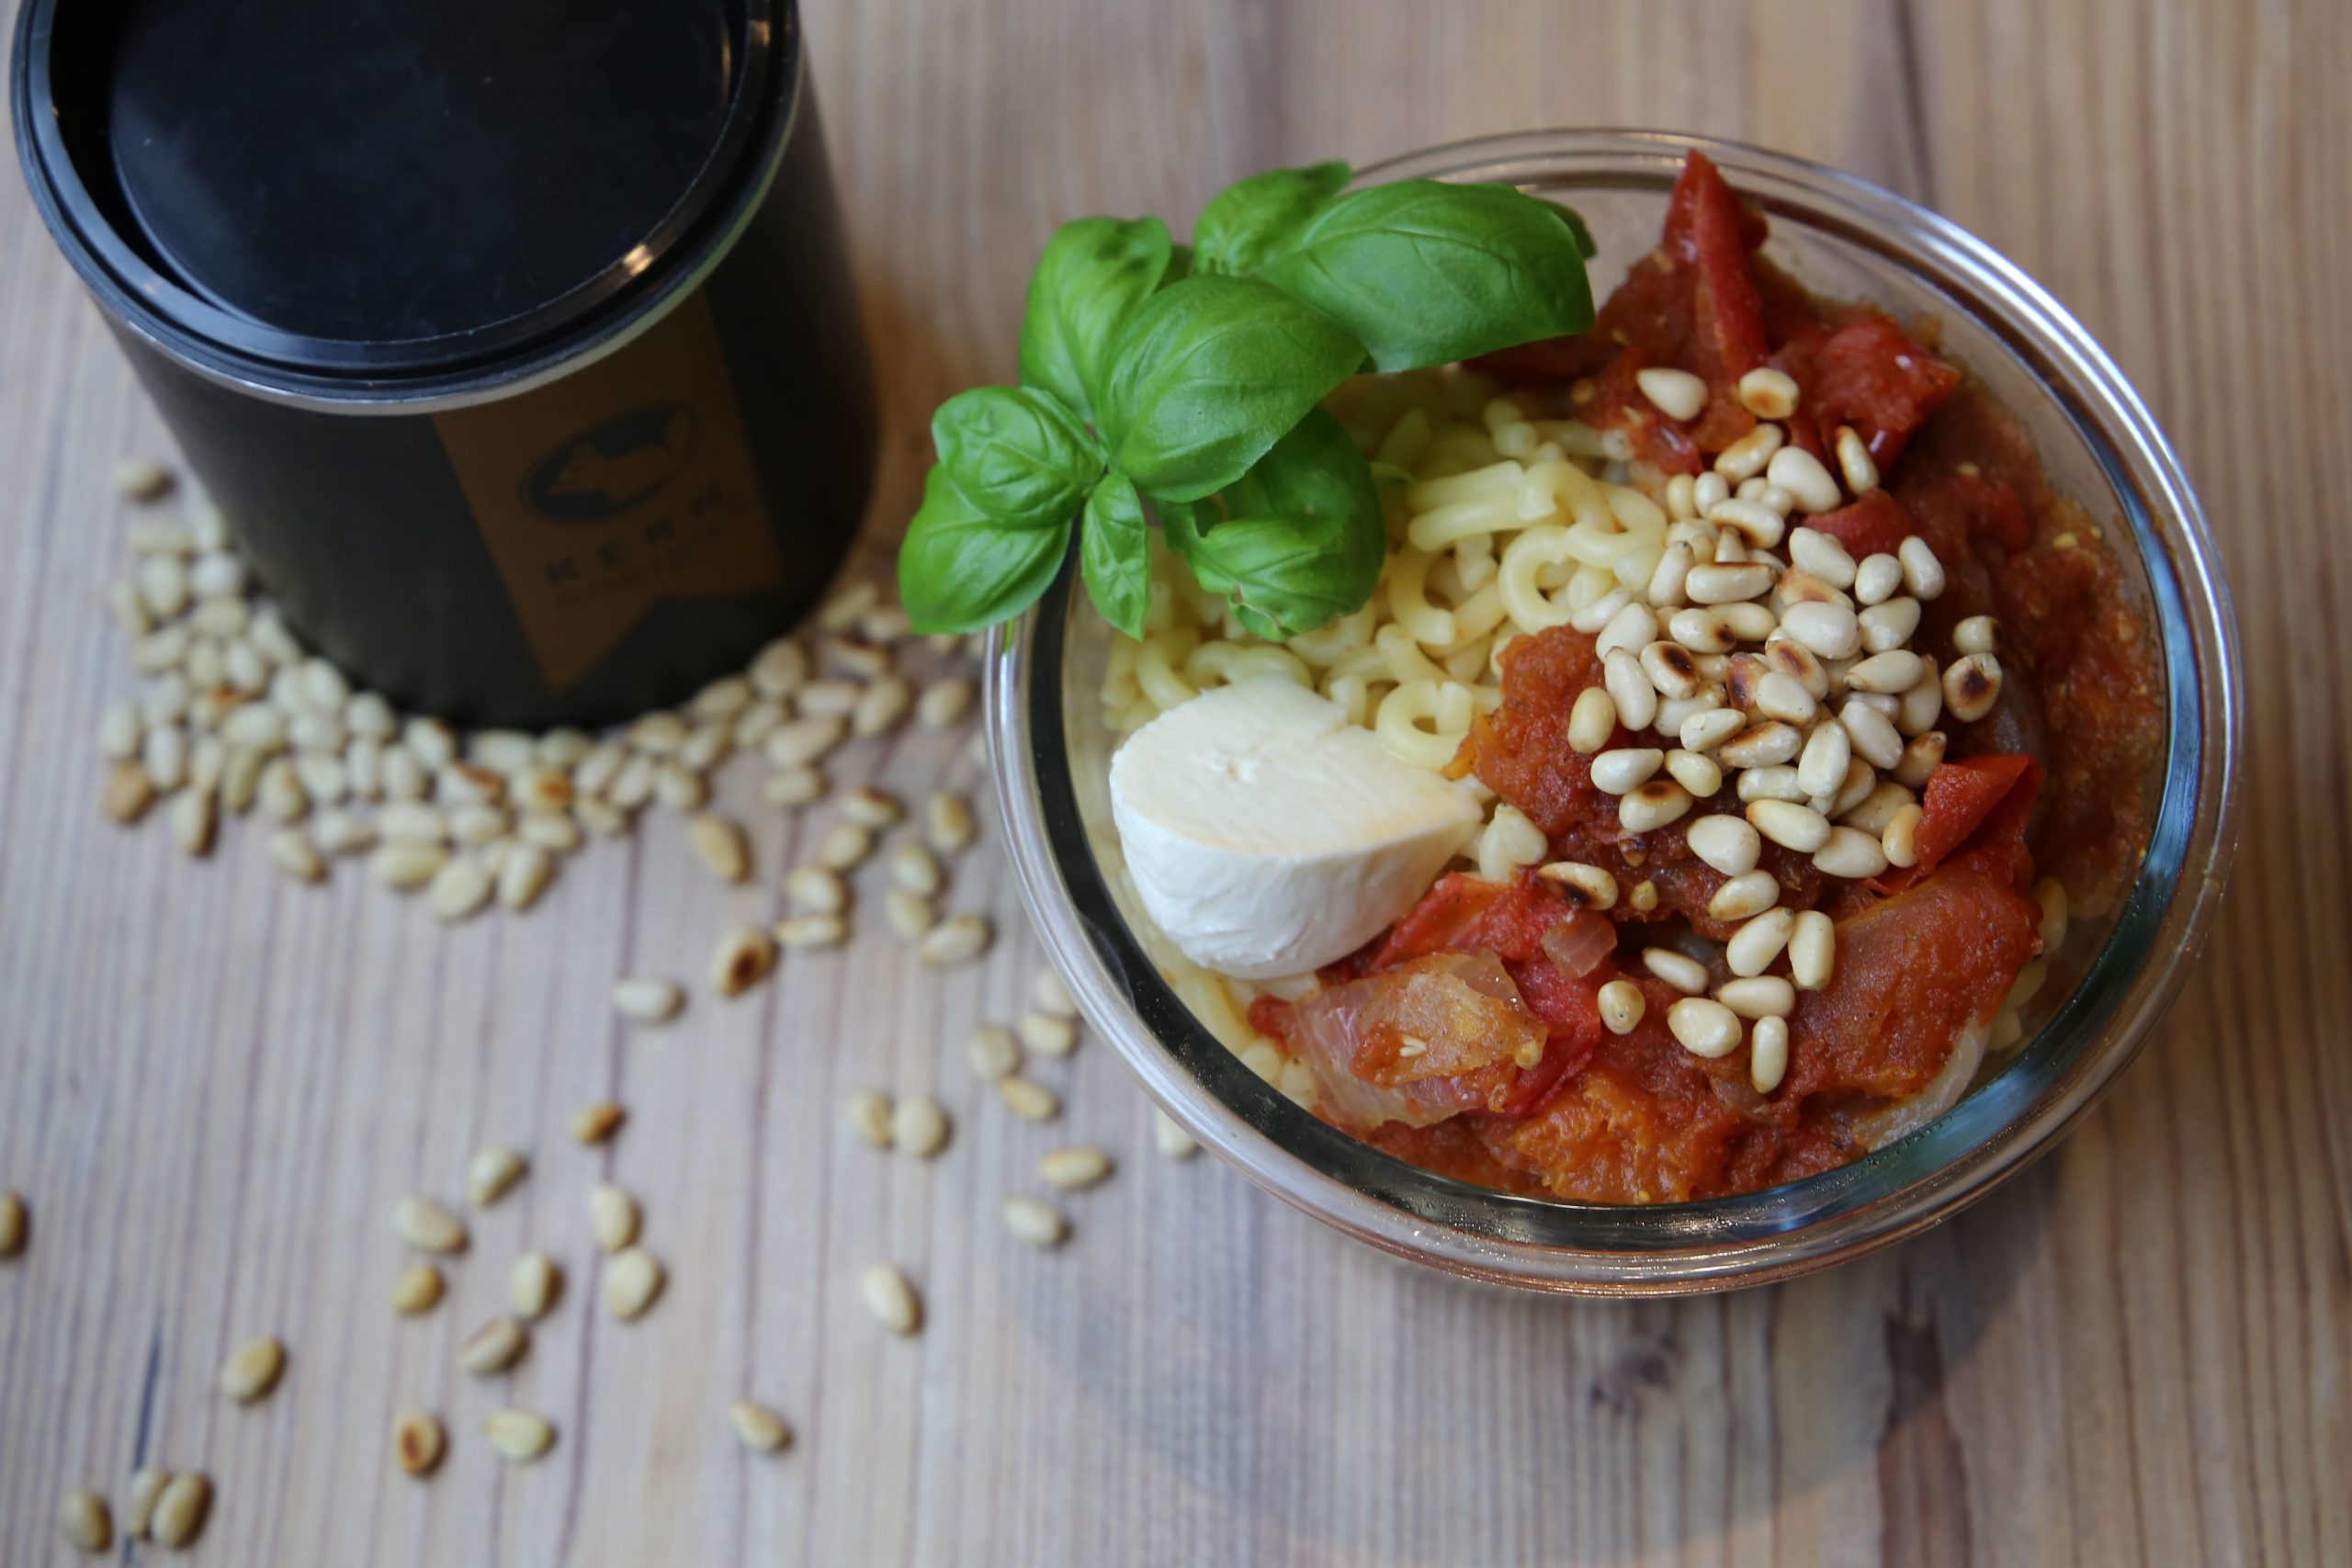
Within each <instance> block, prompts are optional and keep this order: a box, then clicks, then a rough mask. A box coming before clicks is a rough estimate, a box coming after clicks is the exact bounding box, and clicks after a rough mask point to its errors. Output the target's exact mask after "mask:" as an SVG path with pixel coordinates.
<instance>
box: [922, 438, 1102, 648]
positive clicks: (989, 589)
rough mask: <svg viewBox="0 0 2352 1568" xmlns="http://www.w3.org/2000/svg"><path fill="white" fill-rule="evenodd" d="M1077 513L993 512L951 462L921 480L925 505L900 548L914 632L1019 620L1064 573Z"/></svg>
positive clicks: (975, 628)
mask: <svg viewBox="0 0 2352 1568" xmlns="http://www.w3.org/2000/svg"><path fill="white" fill-rule="evenodd" d="M1069 525H1070V513H1069V512H1067V511H1063V512H1057V513H1030V514H1028V515H1025V516H1001V515H993V514H991V513H988V512H985V511H983V510H982V509H981V508H980V507H979V506H978V504H977V503H975V502H973V500H972V498H971V497H970V496H968V495H966V494H965V493H964V491H962V489H961V488H959V487H958V486H957V485H956V480H955V479H954V477H953V476H951V475H950V474H949V472H948V471H947V468H946V465H944V464H942V465H940V466H939V467H937V468H933V469H932V470H931V472H930V473H929V474H928V475H926V476H925V477H924V479H923V482H922V506H920V507H918V508H916V510H915V515H914V521H913V522H912V523H911V524H910V525H908V528H907V537H906V542H905V543H904V544H902V545H900V546H899V603H900V604H903V605H904V606H905V607H906V612H907V618H908V619H909V620H910V621H911V622H912V623H913V624H914V628H915V630H917V631H919V632H922V633H925V634H927V635H928V634H932V633H937V632H970V631H978V630H979V629H980V628H981V627H983V626H994V625H996V623H997V622H999V621H1001V620H1006V619H1009V618H1011V617H1012V616H1014V615H1019V614H1020V613H1021V612H1022V611H1023V610H1025V609H1027V608H1028V607H1029V606H1030V605H1031V604H1034V603H1035V601H1036V598H1037V595H1039V594H1040V593H1043V592H1045V591H1046V587H1047V585H1048V584H1050V583H1051V582H1052V581H1054V575H1055V573H1057V572H1058V571H1059V570H1061V564H1062V556H1063V554H1064V553H1065V552H1066V551H1067V550H1068V549H1069Z"/></svg>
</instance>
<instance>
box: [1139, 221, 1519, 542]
mask: <svg viewBox="0 0 2352 1568" xmlns="http://www.w3.org/2000/svg"><path fill="white" fill-rule="evenodd" d="M1545 221H1547V222H1549V221H1550V220H1549V218H1546V220H1545ZM1554 227H1555V229H1556V228H1557V227H1558V225H1556V224H1555V225H1554ZM1362 364H1363V344H1360V343H1358V342H1357V341H1356V340H1355V339H1354V338H1353V337H1352V336H1351V335H1350V334H1349V333H1348V332H1347V330H1346V329H1345V328H1343V327H1341V326H1340V324H1339V323H1338V322H1336V321H1332V320H1331V318H1329V316H1326V315H1324V314H1323V313H1322V312H1321V311H1320V310H1316V309H1314V308H1313V307H1312V306H1310V305H1306V304H1304V303H1302V302H1300V301H1299V300H1297V299H1293V298H1292V297H1291V296H1290V295H1288V294H1285V293H1283V291H1282V290H1281V289H1279V288H1274V287H1273V286H1272V285H1271V284H1267V283H1261V282H1259V281H1258V280H1257V279H1255V278H1246V277H1212V276H1193V277H1188V278H1186V279H1185V280H1184V281H1183V282H1182V283H1179V284H1176V285H1174V286H1172V287H1170V288H1165V289H1162V290H1161V291H1160V292H1159V293H1158V294H1155V295H1153V296H1152V297H1151V298H1150V299H1147V300H1145V301H1144V303H1143V304H1142V305H1141V306H1140V307H1139V308H1138V309H1137V310H1136V313H1135V315H1134V316H1133V317H1132V318H1131V319H1130V320H1129V321H1128V322H1127V326H1126V330H1125V332H1123V333H1121V334H1120V336H1119V344H1118V347H1117V349H1116V350H1115V352H1114V355H1113V357H1112V364H1111V375H1110V380H1109V382H1108V384H1107V385H1106V386H1105V387H1104V389H1103V404H1102V407H1101V409H1100V410H1099V411H1098V418H1097V420H1096V423H1097V424H1098V425H1099V426H1100V428H1101V429H1102V432H1103V444H1104V446H1106V447H1107V448H1108V450H1109V453H1110V459H1111V467H1112V468H1115V469H1117V470H1118V471H1119V472H1120V473H1123V474H1125V475H1126V476H1127V477H1128V478H1129V479H1133V480H1134V481H1135V482H1136V488H1138V489H1140V490H1143V491H1148V493H1150V494H1152V495H1154V496H1166V497H1168V498H1169V499H1170V500H1173V501H1193V500H1197V499H1198V498H1200V497H1202V496H1204V495H1207V494H1209V493H1210V492H1211V491H1216V490H1221V489H1223V488H1224V487H1225V486H1227V485H1229V484H1231V483H1232V482H1233V481H1234V480H1236V479H1239V478H1240V477H1241V476H1242V475H1243V474H1244V473H1247V472H1248V471H1249V468H1250V464H1252V463H1254V462H1256V461H1257V460H1258V459H1259V458H1260V457H1263V456H1265V454H1266V450H1267V448H1269V447H1271V446H1273V444H1274V443H1275V442H1276V441H1277V440H1278V439H1280V438H1281V436H1282V434H1283V432H1284V431H1286V430H1288V429H1290V428H1291V427H1292V426H1293V425H1295V424H1296V423H1298V421H1299V418H1300V416H1302V415H1304V414H1305V413H1306V412H1307V411H1308V410H1310V409H1312V408H1313V407H1315V405H1316V404H1317V403H1318V402H1321V401H1322V400H1323V398H1324V395H1325V394H1326V393H1328V392H1329V391H1330V390H1331V389H1332V388H1334V387H1337V386H1338V385H1339V384H1340V382H1342V381H1344V380H1346V379H1347V378H1349V377H1350V376H1351V375H1353V374H1354V373H1355V371H1356V369H1357V367H1359V366H1361V365H1362Z"/></svg>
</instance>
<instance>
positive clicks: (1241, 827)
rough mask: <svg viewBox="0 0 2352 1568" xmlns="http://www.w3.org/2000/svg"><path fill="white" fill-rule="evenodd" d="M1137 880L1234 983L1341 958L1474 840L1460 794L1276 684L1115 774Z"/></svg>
mask: <svg viewBox="0 0 2352 1568" xmlns="http://www.w3.org/2000/svg"><path fill="white" fill-rule="evenodd" d="M1111 807H1112V816H1113V819H1114V821H1115V822H1116V823H1117V824H1118V829H1119V840H1120V843H1121V845H1122V846H1123V847H1124V848H1125V852H1126V857H1127V870H1128V872H1129V873H1130V874H1132V875H1133V877H1134V879H1135V885H1136V892H1137V893H1138V894H1139V895H1140V896H1141V897H1142V898H1143V906H1144V908H1145V909H1146V910H1147V911H1148V912H1149V914H1150V916H1151V918H1152V919H1153V921H1154V922H1156V923H1157V924H1158V925H1159V929H1160V930H1161V931H1165V932H1166V933H1167V934H1168V936H1169V938H1170V940H1171V941H1172V942H1175V944H1176V945H1177V947H1179V948H1180V949H1182V951H1183V953H1184V955H1185V956H1186V957H1187V958H1190V959H1192V960H1193V962H1194V963H1196V964H1203V965H1205V966H1206V967H1208V968H1211V969H1215V970H1218V971H1220V972H1221V973H1224V974H1227V975H1230V976H1234V977H1236V978H1237V979H1244V980H1260V979H1269V978H1272V977H1274V976H1283V975H1296V974H1299V973H1302V972H1303V971H1306V970H1309V969H1313V968H1315V967H1316V966H1317V965H1318V964H1329V963H1331V962H1332V961H1333V960H1335V959H1340V958H1344V957H1346V956H1347V955H1348V954H1349V953H1352V952H1354V951H1355V950H1356V949H1357V948H1359V947H1361V946H1363V944H1364V943H1365V942H1368V941H1370V940H1371V939H1372V938H1373V937H1374V935H1376V934H1378V932H1379V931H1380V930H1381V928H1382V927H1384V926H1385V925H1387V924H1388V923H1389V922H1390V921H1392V920H1394V919H1397V916H1399V915H1401V914H1403V913H1404V912H1405V911H1406V910H1407V909H1408V908H1411V907H1412V905H1413V902H1414V900H1416V899H1418V898H1419V897H1420V896H1421V895H1422V894H1423V893H1425V892H1427V891H1428V890H1429V887H1430V884H1431V883H1432V882H1433V881H1435V880H1436V878H1437V874H1438V873H1439V872H1441V871H1442V870H1443V869H1444V868H1445V863H1446V862H1447V861H1448V860H1449V859H1451V858H1452V857H1453V853H1454V852H1455V851H1457V850H1459V849H1460V848H1461V847H1462V846H1463V844H1464V841H1466V840H1468V839H1469V837H1470V835H1471V834H1473V833H1474V832H1476V830H1477V828H1478V823H1479V819H1480V811H1479V807H1478V803H1477V801H1476V798H1475V797H1474V796H1473V795H1472V794H1471V792H1470V791H1469V790H1468V789H1467V788H1465V787H1464V786H1463V785H1461V784H1454V783H1453V782H1452V781H1450V780H1447V779H1444V778H1441V777H1439V776H1438V775H1437V774H1435V773H1428V772H1425V771H1424V770H1422V769H1419V768H1416V767H1414V766H1412V765H1411V764H1409V763H1407V762H1403V761H1398V760H1397V758H1395V757H1393V756H1391V755H1389V753H1388V751H1387V750H1386V749H1385V747H1383V746H1382V745H1381V744H1380V741H1379V740H1378V739H1377V738H1375V737H1374V735H1373V733H1372V731H1370V730H1368V729H1365V728H1362V727H1361V726H1358V725H1352V724H1350V723H1349V722H1348V716H1347V712H1346V710H1345V709H1343V708H1341V707H1340V705H1338V704H1336V703H1332V702H1327V701H1326V700H1324V699H1323V698H1321V697H1319V696H1317V695H1316V694H1314V693H1313V692H1310V691H1308V690H1306V688H1305V687H1303V686H1299V685H1296V684H1295V683H1293V682H1289V681H1285V680H1283V679H1281V678H1279V677H1273V676H1267V677H1261V678H1259V679H1256V680H1250V681H1243V682H1238V683H1236V684H1234V685H1230V686H1220V687H1217V688H1216V689H1215V690H1213V691H1209V692H1204V693H1203V694H1201V695H1199V696H1197V697H1194V698H1193V700H1192V701H1190V702H1187V703H1182V704H1180V705H1177V706H1175V707H1173V708H1170V709H1169V710H1168V711H1167V712H1166V713H1164V714H1161V715H1160V716H1159V717H1158V718H1155V719H1153V720H1152V721H1151V722H1150V723H1149V724H1147V725H1145V726H1144V727H1143V728H1141V729H1138V730H1137V731H1136V733H1135V734H1134V735H1133V736H1131V737H1129V738H1128V740H1127V743H1126V744H1125V745H1124V746H1122V747H1120V748H1119V751H1118V754H1117V755H1116V756H1114V757H1113V758H1112V759H1111Z"/></svg>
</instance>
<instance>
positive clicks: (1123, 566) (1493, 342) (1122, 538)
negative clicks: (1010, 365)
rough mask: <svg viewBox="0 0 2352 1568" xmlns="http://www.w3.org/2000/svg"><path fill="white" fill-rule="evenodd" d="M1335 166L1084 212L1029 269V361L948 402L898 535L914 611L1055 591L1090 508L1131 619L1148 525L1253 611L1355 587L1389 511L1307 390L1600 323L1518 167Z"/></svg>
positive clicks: (1327, 597)
mask: <svg viewBox="0 0 2352 1568" xmlns="http://www.w3.org/2000/svg"><path fill="white" fill-rule="evenodd" d="M1349 178H1350V171H1349V169H1348V167H1347V165H1346V164H1316V165H1314V166H1312V167H1310V168H1304V169H1273V170H1269V171H1267V172H1266V173H1264V174H1261V175H1251V176H1250V178H1248V179H1246V180H1242V181H1240V182H1239V183H1238V184H1237V185H1234V186H1230V187H1228V188H1227V190H1226V191H1224V192H1223V193H1222V194H1220V195H1219V196H1218V197H1216V199H1215V200H1213V201H1211V202H1210V203H1209V205H1208V207H1207V208H1206V209H1204V210H1203V212H1202V214H1201V219H1200V221H1199V223H1198V224H1197V225H1196V226H1195V229H1194V232H1193V246H1192V247H1191V249H1190V250H1187V249H1186V247H1184V246H1182V245H1178V244H1176V243H1173V242H1172V241H1171V240H1170V237H1169V233H1168V229H1167V226H1166V225H1165V224H1163V223H1162V222H1160V220H1159V219H1157V218H1148V217H1147V218H1137V219H1132V220H1129V219H1117V218H1081V219H1080V220H1077V221H1075V222H1072V223H1068V224H1065V225H1063V226H1062V228H1061V229H1060V230H1059V231H1057V233H1056V234H1055V235H1054V237H1053V239H1052V241H1051V242H1050V243H1047V245H1046V250H1045V254H1043V255H1042V256H1041V257H1040V258H1039V260H1038V263H1037V270H1036V273H1035V276H1033V277H1032V278H1031V280H1030V284H1029V302H1028V313H1027V316H1026V318H1025V319H1024V321H1023V324H1022V329H1021V380H1022V385H1021V386H1019V387H1017V388H1013V387H983V388H979V389H975V390H973V391H969V392H964V393H961V394H959V395H957V396H956V397H954V398H951V399H949V400H947V401H946V402H945V403H944V404H942V405H941V407H940V410H939V412H938V413H937V415H936V416H934V418H933V422H932V440H933V446H936V448H937V449H938V453H939V462H938V464H937V466H936V467H934V468H933V469H932V471H931V473H930V475H929V476H928V477H927V478H926V479H925V481H924V484H923V500H922V506H921V507H920V508H918V509H917V511H916V513H915V515H914V520H913V523H912V524H911V525H910V527H909V529H908V533H907V538H906V543H905V544H904V546H903V547H901V548H900V550H899V593H900V597H901V599H902V600H903V602H904V604H905V605H906V609H907V613H908V615H909V616H910V618H911V619H912V620H913V622H914V626H915V628H916V629H917V630H919V631H922V632H962V631H971V630H975V629H977V628H978V627H981V626H989V625H993V624H994V623H996V622H998V621H1001V620H1004V619H1006V618H1008V617H1009V616H1012V615H1017V614H1019V613H1020V612H1021V611H1022V610H1023V609H1025V608H1026V607H1027V606H1028V605H1029V604H1031V603H1033V602H1034V601H1035V599H1036V597H1037V596H1038V595H1039V594H1040V593H1042V592H1045V590H1046V586H1047V584H1049V583H1050V582H1051V581H1053V579H1054V577H1055V575H1056V573H1057V572H1058V571H1059V570H1060V569H1061V563H1062V561H1063V559H1064V558H1065V557H1066V556H1067V555H1068V553H1069V535H1070V529H1071V528H1072V527H1073V526H1074V525H1075V526H1078V527H1079V528H1080V546H1079V564H1080V575H1081V576H1082V578H1083V579H1084V581H1085V583H1086V588H1087V592H1088V594H1089V595H1090V596H1091V598H1092V599H1093V601H1094V604H1095V605H1096V607H1097V608H1098V609H1100V610H1101V611H1102V613H1103V617H1104V618H1105V619H1107V620H1109V621H1110V622H1111V623H1112V624H1113V625H1114V626H1118V627H1119V628H1120V629H1121V630H1122V631H1124V632H1125V633H1127V634H1128V635H1129V636H1130V637H1140V636H1141V635H1142V634H1143V628H1144V623H1145V620H1146V618H1147V615H1148V612H1149V609H1150V604H1151V542H1150V540H1151V527H1152V521H1153V518H1154V517H1155V516H1156V517H1157V519H1158V521H1159V527H1160V531H1161V534H1162V536H1163V538H1164V540H1165V542H1166V544H1167V546H1168V547H1169V548H1170V549H1171V550H1172V551H1173V552H1174V553H1175V554H1176V555H1177V557H1178V558H1181V559H1182V560H1183V562H1184V563H1185V564H1186V566H1187V567H1188V568H1189V569H1190V570H1191V571H1192V573H1193V577H1194V578H1195V580H1197V581H1199V582H1200V584H1201V586H1202V587H1204V588H1205V589H1207V590H1208V591H1209V592H1213V593H1216V594H1219V595H1221V596H1223V597H1224V598H1225V599H1226V600H1227V602H1228V603H1229V604H1231V605H1232V607H1233V614H1234V616H1235V618H1236V619H1237V620H1238V621H1239V622H1240V623H1241V624H1242V625H1243V626H1247V627H1248V628H1249V629H1250V630H1251V631H1253V632H1255V633H1257V634H1258V635H1260V636H1261V637H1269V638H1273V639H1276V640H1280V639H1283V638H1286V637H1295V636H1297V635H1298V634H1299V633H1301V632H1306V631H1311V630H1313V629H1314V628H1315V627H1317V626H1321V625H1323V624H1324V623H1325V622H1327V621H1329V620H1331V619H1332V618H1334V617H1335V616H1339V615H1347V614H1350V613H1351V612H1352V611H1354V610H1356V609H1358V608H1359V607H1361V606H1362V605H1363V603H1364V601H1365V600H1366V599H1368V598H1369V597H1370V596H1371V594H1372V591H1373V589H1374V586H1375V585H1376V584H1377V582H1378V581H1379V579H1380V567H1381V560H1382V557H1383V555H1384V553H1385V545H1386V531H1385V525H1384V524H1383V522H1382V518H1381V509H1380V497H1379V494H1378V491H1376V490H1375V488H1374V481H1373V477H1372V471H1371V468H1370V467H1369V466H1368V465H1367V464H1366V463H1365V461H1364V458H1363V454H1362V453H1360V452H1359V451H1358V450H1357V449H1356V447H1355V445H1354V443H1353V442H1352V441H1351V439H1350V438H1349V435H1348V433H1347V431H1346V430H1345V429H1344V428H1343V427H1342V426H1341V425H1340V422H1339V421H1338V420H1336V419H1334V418H1333V417H1332V416H1331V415H1330V414H1329V413H1328V412H1324V410H1323V409H1322V408H1321V406H1320V405H1321V403H1322V400H1323V399H1324V398H1326V397H1327V396H1329V394H1330V393H1331V391H1332V390H1333V389H1335V388H1337V387H1338V386H1339V385H1340V382H1342V381H1344V380H1345V379H1347V378H1348V377H1350V376H1351V375H1354V374H1355V373H1357V372H1358V371H1359V370H1362V369H1364V368H1366V367H1372V368H1377V369H1380V370H1406V369H1414V368H1419V367H1424V366H1432V365H1443V364H1447V363H1450V362H1452V361H1453V360H1456V359H1463V358H1468V357H1470V356H1472V355H1479V354H1485V353H1488V352H1491V351H1493V350H1495V349H1499V348H1508V347H1511V346H1514V345H1516V344H1521V343H1527V342H1531V341H1533V340H1535V339H1537V338H1544V337H1553V336H1556V335H1559V334H1561V333H1573V332H1581V331H1583V330H1584V329H1585V328H1587V327H1589V326H1590V325H1591V324H1592V295H1591V291H1590V288H1589V285H1588V284H1587V281H1586V278H1585V271H1584V261H1585V257H1586V256H1587V255H1589V254H1591V239H1590V237H1589V235H1588V234H1587V233H1586V232H1585V230H1584V225H1583V222H1582V220H1579V219H1578V218H1577V216H1576V214H1575V213H1573V212H1571V211H1569V210H1568V209H1566V208H1561V207H1557V206H1555V205H1554V204H1552V203H1550V202H1547V201H1544V200H1540V199H1538V198H1536V197H1530V196H1527V195H1525V194H1523V193H1521V192H1520V191H1518V190H1516V189H1513V188H1512V187H1510V186H1460V185H1447V184H1443V183H1440V182H1436V181H1429V180H1408V181H1400V182H1398V183H1397V184H1394V185H1385V186H1370V187H1367V188H1365V189H1363V190H1359V191H1354V192H1350V193H1347V194H1344V195H1343V194H1341V193H1342V190H1343V188H1344V187H1345V186H1346V185H1347V183H1348V180H1349Z"/></svg>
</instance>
